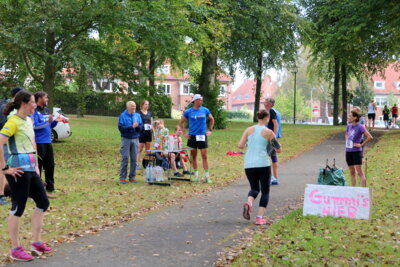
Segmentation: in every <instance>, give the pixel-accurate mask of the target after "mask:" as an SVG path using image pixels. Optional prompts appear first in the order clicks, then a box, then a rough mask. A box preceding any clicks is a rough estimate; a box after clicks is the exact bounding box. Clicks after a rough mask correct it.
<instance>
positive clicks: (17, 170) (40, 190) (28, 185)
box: [0, 91, 51, 261]
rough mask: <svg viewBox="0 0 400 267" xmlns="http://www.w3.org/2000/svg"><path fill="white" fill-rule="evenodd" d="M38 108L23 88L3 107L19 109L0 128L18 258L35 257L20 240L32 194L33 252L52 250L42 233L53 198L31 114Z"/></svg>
mask: <svg viewBox="0 0 400 267" xmlns="http://www.w3.org/2000/svg"><path fill="white" fill-rule="evenodd" d="M35 108H36V103H35V98H34V97H33V95H32V93H30V92H27V91H21V92H19V93H18V94H17V95H16V96H15V98H14V100H13V101H12V102H10V103H8V104H7V106H6V107H5V109H4V111H3V113H4V115H6V116H7V115H9V114H10V112H11V111H12V110H14V109H16V110H17V113H16V114H15V115H12V116H11V117H10V118H9V119H8V120H7V122H6V124H5V125H4V127H3V129H2V130H1V132H0V133H1V134H0V168H1V169H2V171H3V173H4V174H5V176H6V179H7V181H8V184H9V186H10V189H11V200H12V207H11V213H10V216H9V217H8V231H9V233H10V239H11V245H12V249H11V251H10V254H11V255H10V257H11V258H12V259H14V260H18V261H30V260H33V257H32V256H31V255H30V254H28V253H26V252H25V251H24V249H23V247H22V246H20V244H19V240H18V239H19V238H18V234H19V224H20V218H21V216H22V214H23V213H24V210H25V205H26V201H27V200H28V196H31V197H32V198H33V200H34V201H35V203H36V209H35V211H34V212H33V215H32V241H33V242H32V244H31V253H32V254H36V255H38V254H39V255H40V254H42V253H48V252H51V248H49V247H47V246H46V245H45V244H44V243H43V242H42V240H41V233H40V232H41V230H42V225H43V216H44V212H45V211H46V210H47V209H48V207H49V200H48V198H47V195H46V192H45V190H44V187H43V184H42V181H41V180H40V177H39V168H38V165H37V158H36V155H37V154H36V144H35V135H34V132H33V124H32V120H31V119H30V118H28V115H30V114H33V113H34V112H35ZM7 141H8V149H9V151H10V155H11V156H10V158H9V160H8V161H7V163H6V162H5V161H4V151H3V145H4V144H5V143H6V142H7Z"/></svg>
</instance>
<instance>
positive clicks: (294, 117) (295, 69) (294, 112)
mask: <svg viewBox="0 0 400 267" xmlns="http://www.w3.org/2000/svg"><path fill="white" fill-rule="evenodd" d="M292 73H293V74H294V102H293V124H296V74H297V67H294V68H293V71H292Z"/></svg>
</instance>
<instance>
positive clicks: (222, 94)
mask: <svg viewBox="0 0 400 267" xmlns="http://www.w3.org/2000/svg"><path fill="white" fill-rule="evenodd" d="M225 87H226V86H225V85H221V86H220V87H219V96H225Z"/></svg>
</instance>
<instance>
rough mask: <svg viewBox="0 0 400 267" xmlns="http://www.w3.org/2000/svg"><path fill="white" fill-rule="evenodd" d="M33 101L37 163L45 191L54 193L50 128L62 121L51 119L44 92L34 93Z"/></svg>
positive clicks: (47, 99)
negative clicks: (43, 180) (34, 104)
mask: <svg viewBox="0 0 400 267" xmlns="http://www.w3.org/2000/svg"><path fill="white" fill-rule="evenodd" d="M35 101H36V105H37V108H36V110H35V113H33V115H32V118H33V126H34V130H35V141H36V146H37V153H38V162H39V170H40V174H42V169H44V174H45V182H46V191H47V192H48V193H49V194H52V193H54V190H55V187H54V153H53V146H52V144H51V128H54V127H56V126H57V123H58V122H59V121H61V120H62V119H61V118H60V117H58V118H57V119H56V120H54V119H53V114H51V113H50V111H49V109H48V108H47V107H46V106H47V104H48V102H49V98H48V96H47V93H46V92H43V91H39V92H37V93H35Z"/></svg>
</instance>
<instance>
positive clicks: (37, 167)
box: [35, 164, 40, 177]
mask: <svg viewBox="0 0 400 267" xmlns="http://www.w3.org/2000/svg"><path fill="white" fill-rule="evenodd" d="M35 170H36V174H37V175H38V176H39V177H40V171H39V166H38V165H37V164H36V167H35Z"/></svg>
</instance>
